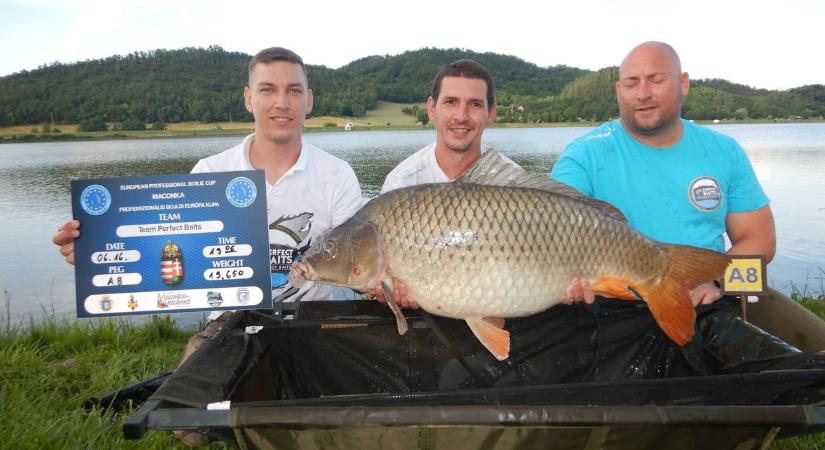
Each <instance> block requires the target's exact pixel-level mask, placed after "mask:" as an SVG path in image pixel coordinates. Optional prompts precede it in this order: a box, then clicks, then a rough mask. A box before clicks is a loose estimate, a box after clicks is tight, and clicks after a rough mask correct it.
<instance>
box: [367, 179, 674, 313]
mask: <svg viewBox="0 0 825 450" xmlns="http://www.w3.org/2000/svg"><path fill="white" fill-rule="evenodd" d="M474 204H477V205H480V208H481V211H478V210H477V208H474V207H473V206H472V205H474ZM479 212H483V213H482V214H479ZM358 214H365V215H366V217H365V218H364V219H367V220H370V221H372V222H373V223H375V224H376V226H377V228H378V232H379V234H380V235H381V236H382V237H383V246H384V252H385V255H386V258H387V259H386V260H387V266H388V269H389V271H390V272H391V273H392V275H393V276H394V277H396V278H397V279H400V280H403V281H404V283H405V284H406V285H407V287H408V288H409V289H410V293H411V295H412V296H413V297H414V298H416V299H417V301H418V303H419V305H421V306H422V307H423V308H424V309H427V310H431V309H432V310H433V311H434V312H436V313H437V314H441V315H445V316H449V317H458V318H463V317H467V316H468V315H476V316H505V317H514V316H522V315H529V314H532V313H535V312H538V311H542V310H544V309H547V308H548V307H550V306H552V305H554V304H556V303H559V302H560V301H561V300H562V298H563V295H564V289H565V288H566V286H567V282H568V281H569V280H570V278H571V277H573V276H577V275H588V274H613V275H616V276H620V277H628V278H630V277H633V278H639V277H650V276H654V277H655V276H657V275H659V274H658V273H653V274H652V275H651V274H647V275H646V274H645V273H649V272H650V271H651V269H653V270H657V267H656V265H657V261H660V260H662V259H663V258H665V255H663V252H662V250H660V249H658V248H657V246H656V245H655V244H654V243H653V242H652V241H650V240H648V239H645V238H644V237H642V236H641V235H639V234H638V233H636V232H634V231H632V230H630V229H629V228H628V227H627V225H626V224H625V223H623V222H621V221H619V220H617V219H615V218H612V217H610V216H607V215H605V214H603V213H601V212H600V211H598V210H597V209H595V208H583V207H582V205H581V203H580V202H578V201H576V200H573V199H569V198H567V197H564V196H560V195H557V194H554V193H551V192H546V191H542V190H537V189H527V188H501V187H496V186H483V185H476V184H451V185H448V184H433V185H424V186H418V187H414V188H410V189H404V190H399V191H394V192H390V193H388V194H385V195H384V196H382V197H380V198H378V199H376V200H373V201H372V202H370V203H369V205H368V206H367V207H365V208H364V209H363V210H362V211H361V212H359V213H358ZM660 270H662V267H659V268H658V271H660ZM516 280H517V283H516Z"/></svg>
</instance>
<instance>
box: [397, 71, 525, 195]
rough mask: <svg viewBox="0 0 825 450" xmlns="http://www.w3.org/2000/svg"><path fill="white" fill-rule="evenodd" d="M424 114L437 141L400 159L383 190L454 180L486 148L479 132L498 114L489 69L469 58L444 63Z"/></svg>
mask: <svg viewBox="0 0 825 450" xmlns="http://www.w3.org/2000/svg"><path fill="white" fill-rule="evenodd" d="M427 113H428V115H429V117H430V122H432V123H434V124H435V130H436V137H435V142H434V143H432V144H430V145H428V146H426V147H424V148H422V149H421V150H419V151H417V152H415V153H413V154H412V155H410V156H409V157H408V158H407V159H405V160H404V161H401V163H400V164H398V165H397V166H396V167H395V168H394V169H393V170H392V171H391V172H390V173H389V174H388V175H387V177H386V179H385V180H384V185H383V187H382V188H381V192H382V193H384V192H387V191H391V190H394V189H398V188H402V187H407V186H415V185H418V184H425V183H446V182H449V181H453V180H455V179H456V178H458V177H459V176H461V174H463V173H464V171H465V170H467V168H468V167H470V166H471V165H472V164H473V163H474V162H476V160H477V159H478V158H479V157H480V156H481V154H482V153H483V152H484V151H486V150H487V149H486V148H484V147H483V146H482V144H481V135H482V133H483V132H484V128H485V127H487V125H490V124H491V123H493V120H495V118H496V99H495V86H494V85H493V79H492V77H491V76H490V72H488V71H487V69H485V68H484V66H482V65H481V64H479V63H477V62H475V61H472V60H469V59H460V60H458V61H455V62H452V63H450V64H447V65H445V66H444V67H442V68H441V70H439V71H438V74H437V75H436V76H435V80H434V81H433V89H432V95H431V96H430V98H428V99H427ZM504 159H505V160H506V161H509V162H511V163H512V161H510V160H509V159H507V158H504ZM513 165H516V164H515V163H513Z"/></svg>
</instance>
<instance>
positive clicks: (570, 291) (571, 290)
mask: <svg viewBox="0 0 825 450" xmlns="http://www.w3.org/2000/svg"><path fill="white" fill-rule="evenodd" d="M595 301H596V295H595V294H593V286H591V285H590V281H589V280H588V279H587V277H573V278H571V279H570V284H568V285H567V290H566V291H565V292H564V300H563V301H562V303H564V304H565V305H572V304H573V303H578V302H584V303H587V304H588V305H592V304H593V302H595Z"/></svg>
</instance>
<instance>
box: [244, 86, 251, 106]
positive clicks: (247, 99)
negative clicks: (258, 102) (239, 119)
mask: <svg viewBox="0 0 825 450" xmlns="http://www.w3.org/2000/svg"><path fill="white" fill-rule="evenodd" d="M243 104H244V106H246V110H247V111H249V112H252V91H251V90H249V86H244V88H243Z"/></svg>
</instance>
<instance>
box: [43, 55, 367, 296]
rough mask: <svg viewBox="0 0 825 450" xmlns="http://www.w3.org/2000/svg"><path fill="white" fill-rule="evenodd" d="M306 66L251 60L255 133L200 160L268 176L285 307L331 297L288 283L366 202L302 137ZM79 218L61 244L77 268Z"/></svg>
mask: <svg viewBox="0 0 825 450" xmlns="http://www.w3.org/2000/svg"><path fill="white" fill-rule="evenodd" d="M307 83H308V82H307V75H306V71H305V68H304V62H303V60H301V57H300V56H298V55H297V54H295V53H294V52H292V51H290V50H287V49H284V48H279V47H273V48H268V49H264V50H261V51H260V52H259V53H258V54H257V55H255V56H254V57H253V58H252V60H251V61H250V62H249V84H248V85H247V86H246V87H244V103H245V105H246V109H247V110H248V111H249V112H251V113H252V115H253V116H254V118H255V133H253V134H251V135H249V136H247V137H246V138H245V139H244V140H243V142H242V143H240V144H238V145H237V146H235V147H233V148H231V149H229V150H226V151H224V152H222V153H219V154H217V155H214V156H211V157H209V158H205V159H202V160H200V161H198V163H197V164H196V165H195V167H194V168H193V169H192V172H193V173H200V172H224V171H236V170H253V169H263V170H264V171H265V172H266V181H267V187H266V194H267V216H268V219H269V242H270V269H271V273H272V275H271V277H272V297H273V298H274V299H276V300H278V301H294V300H300V299H305V300H324V299H329V298H331V290H330V287H329V286H328V285H320V284H316V283H307V284H306V285H304V286H302V287H301V288H300V289H298V288H295V287H291V286H289V285H288V284H287V275H288V273H289V268H290V266H291V264H292V260H293V258H294V257H295V256H296V251H298V250H300V249H302V248H304V247H306V246H307V245H308V243H309V240H310V239H312V238H314V237H315V238H317V237H319V236H320V235H321V234H322V233H323V232H324V231H326V230H328V229H330V228H332V227H334V226H336V225H338V224H340V223H342V222H343V221H344V220H346V219H348V218H349V217H350V216H352V215H353V214H354V213H355V211H357V210H358V209H359V208H360V207H361V204H362V198H361V188H360V187H359V185H358V180H357V179H356V177H355V172H353V170H352V168H351V167H350V166H349V164H347V163H346V162H345V161H343V160H341V159H338V158H336V157H334V156H332V155H330V154H328V153H326V152H324V151H322V150H320V149H318V148H317V147H315V146H313V145H310V144H308V143H306V142H305V141H304V140H303V138H302V131H303V126H304V118H305V117H306V115H307V114H308V113H309V112H310V111H312V102H313V97H312V90H311V89H309V87H308V84H307ZM79 225H80V224H79V223H78V222H77V221H76V220H72V221H69V222H68V223H66V224H64V225H63V226H62V227H61V228H60V230H59V231H58V233H57V234H56V235H55V236H54V238H53V241H54V243H55V244H57V245H59V246H60V252H61V253H62V254H63V256H64V257H65V258H66V261H68V262H69V263H72V264H73V263H74V239H75V238H76V237H77V236H79V234H80V233H79V230H78V228H79Z"/></svg>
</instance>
